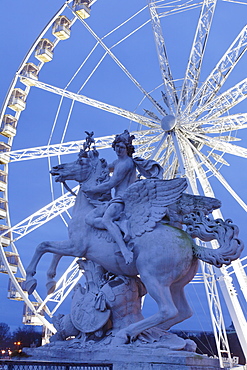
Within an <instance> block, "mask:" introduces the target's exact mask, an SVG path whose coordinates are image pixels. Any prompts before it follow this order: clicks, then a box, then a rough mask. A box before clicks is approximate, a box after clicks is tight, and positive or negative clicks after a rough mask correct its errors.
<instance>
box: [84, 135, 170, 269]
mask: <svg viewBox="0 0 247 370" xmlns="http://www.w3.org/2000/svg"><path fill="white" fill-rule="evenodd" d="M134 138H135V137H134V136H133V135H132V136H130V134H129V132H128V130H125V131H124V132H123V133H122V134H120V135H117V136H116V137H115V140H114V141H113V143H112V147H113V149H114V150H115V152H116V154H117V157H118V158H117V160H115V161H114V162H113V163H112V164H110V165H109V171H110V172H112V173H113V174H112V176H111V177H110V180H109V181H107V182H104V183H101V184H99V185H97V186H95V187H90V189H84V191H85V192H86V193H87V194H88V195H90V194H91V195H95V194H104V193H105V192H107V191H109V190H110V189H114V190H115V194H114V197H113V199H112V200H111V201H110V202H109V204H108V206H107V208H106V210H105V211H104V214H103V215H102V214H100V215H99V214H97V209H95V210H94V211H92V212H90V213H89V214H88V216H87V219H86V222H87V223H88V224H89V225H91V226H93V227H96V228H97V229H106V230H108V231H109V233H110V234H111V236H112V237H113V239H114V240H115V242H116V243H117V245H118V247H119V249H120V251H121V253H122V255H123V257H124V259H125V262H126V264H130V263H131V262H132V261H133V253H132V252H131V251H130V250H129V249H128V248H127V246H126V244H125V241H124V239H125V240H127V238H128V236H129V235H128V232H127V229H128V228H127V224H125V225H123V226H125V228H126V232H125V238H123V235H122V233H121V231H120V228H119V226H118V225H117V224H116V223H115V222H114V221H117V220H118V219H119V217H120V214H121V213H122V212H123V211H124V201H123V199H122V195H123V193H124V192H125V190H126V189H127V188H128V187H129V186H130V185H131V184H133V183H134V182H135V181H136V173H137V171H136V167H137V168H138V170H139V171H140V172H141V174H143V175H144V176H145V177H158V178H162V173H163V170H162V168H161V167H160V165H159V164H158V163H157V162H155V161H152V160H143V159H142V158H132V154H133V153H134V151H135V149H134V146H133V145H132V140H133V139H134ZM126 223H127V221H126Z"/></svg>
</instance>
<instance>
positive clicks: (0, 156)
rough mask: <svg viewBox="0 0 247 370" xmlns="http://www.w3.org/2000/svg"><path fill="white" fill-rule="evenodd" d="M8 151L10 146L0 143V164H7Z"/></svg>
mask: <svg viewBox="0 0 247 370" xmlns="http://www.w3.org/2000/svg"><path fill="white" fill-rule="evenodd" d="M9 151H10V146H9V145H8V144H7V143H4V142H3V141H1V142H0V164H7V163H9V156H8V152H9Z"/></svg>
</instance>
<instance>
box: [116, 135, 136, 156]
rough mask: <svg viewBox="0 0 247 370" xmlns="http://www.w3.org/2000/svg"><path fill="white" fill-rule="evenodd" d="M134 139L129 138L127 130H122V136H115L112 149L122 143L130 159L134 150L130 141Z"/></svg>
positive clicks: (132, 137) (132, 136)
mask: <svg viewBox="0 0 247 370" xmlns="http://www.w3.org/2000/svg"><path fill="white" fill-rule="evenodd" d="M134 138H135V136H134V135H131V136H130V134H129V131H128V130H124V132H123V133H122V134H119V135H116V137H115V140H114V141H113V143H112V147H113V149H114V150H115V147H116V144H117V143H123V144H124V145H125V146H126V149H127V154H128V156H129V157H132V154H133V153H134V152H135V148H134V146H133V145H132V140H134Z"/></svg>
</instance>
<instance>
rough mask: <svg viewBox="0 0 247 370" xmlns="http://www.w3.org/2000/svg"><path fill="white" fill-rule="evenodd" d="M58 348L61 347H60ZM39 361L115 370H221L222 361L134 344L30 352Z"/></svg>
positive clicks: (39, 349)
mask: <svg viewBox="0 0 247 370" xmlns="http://www.w3.org/2000/svg"><path fill="white" fill-rule="evenodd" d="M56 347H57V345H56ZM26 351H27V352H29V353H30V354H32V355H33V356H34V357H35V358H38V359H39V360H45V359H47V358H49V359H51V360H52V361H58V362H59V361H62V362H64V361H68V362H69V360H71V361H73V362H84V363H87V362H88V363H95V364H97V363H105V364H113V370H203V369H205V370H206V369H207V370H219V369H220V367H219V361H218V360H217V359H212V358H208V357H207V356H202V355H198V354H196V353H191V352H186V351H177V352H174V351H170V350H167V349H165V348H152V347H151V346H142V347H141V348H140V347H139V348H136V347H135V346H132V345H131V344H130V345H128V346H124V347H123V346H121V347H118V348H116V349H111V348H101V346H96V347H95V346H94V347H93V348H91V349H87V350H86V349H83V350H82V349H73V350H72V349H68V348H65V347H64V346H61V347H60V348H57V349H56V350H55V351H54V347H53V346H48V347H47V346H45V347H43V348H37V349H35V350H33V349H32V350H30V349H26Z"/></svg>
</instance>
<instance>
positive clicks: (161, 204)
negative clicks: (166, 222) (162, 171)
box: [123, 178, 187, 237]
mask: <svg viewBox="0 0 247 370" xmlns="http://www.w3.org/2000/svg"><path fill="white" fill-rule="evenodd" d="M186 187H187V181H186V179H184V178H177V179H172V180H158V179H144V180H140V181H137V182H135V183H134V184H132V185H131V186H129V187H128V189H127V190H126V191H125V193H124V195H123V200H124V202H125V209H124V212H125V214H126V217H127V218H128V220H129V227H130V234H131V236H132V237H135V236H141V235H142V234H143V233H145V232H146V231H152V230H153V229H154V228H155V226H156V224H157V222H159V221H160V220H161V219H162V218H163V217H164V216H165V214H166V212H167V206H169V205H170V204H172V203H174V202H176V201H177V200H178V199H179V198H180V197H181V195H182V192H183V191H184V190H185V189H186Z"/></svg>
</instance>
